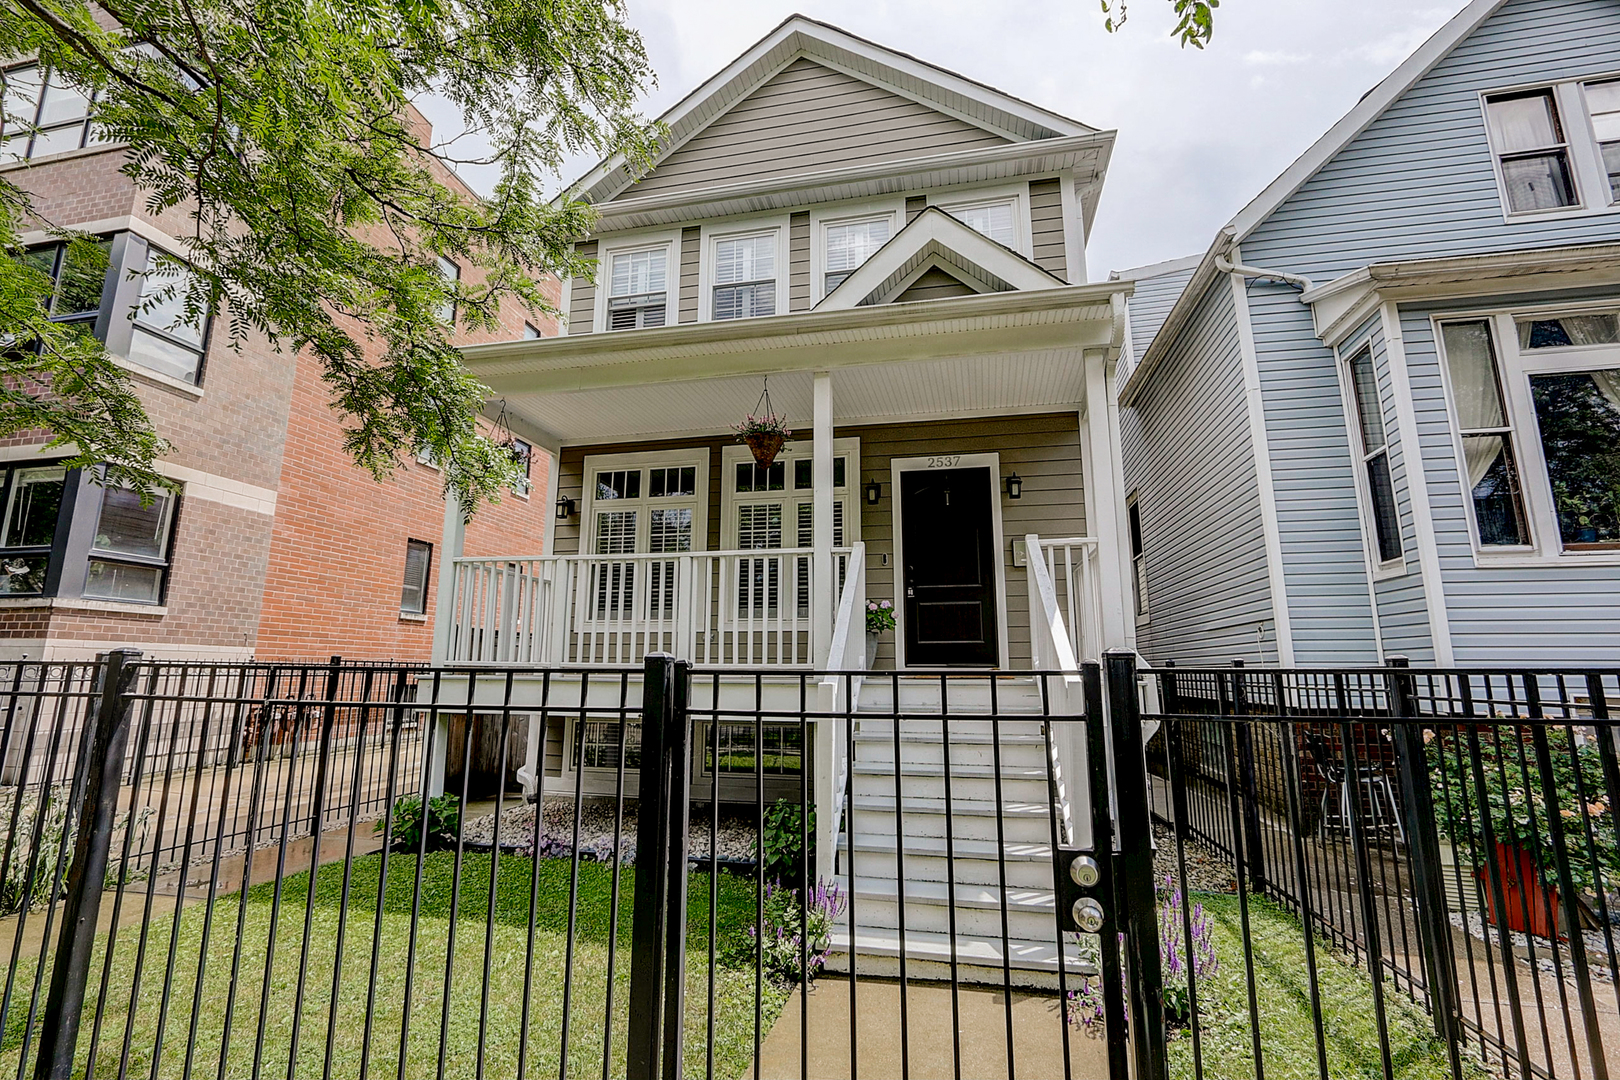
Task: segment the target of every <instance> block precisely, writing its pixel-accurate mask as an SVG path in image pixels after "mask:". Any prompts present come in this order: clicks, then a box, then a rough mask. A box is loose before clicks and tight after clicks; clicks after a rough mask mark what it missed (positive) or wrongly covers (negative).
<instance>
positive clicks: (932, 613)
mask: <svg viewBox="0 0 1620 1080" xmlns="http://www.w3.org/2000/svg"><path fill="white" fill-rule="evenodd" d="M992 477H993V473H992V472H991V470H990V469H988V468H982V467H981V468H958V469H918V470H911V471H906V472H902V473H900V520H901V524H900V528H901V532H902V538H901V543H902V544H903V549H904V556H903V557H904V560H905V565H904V566H903V567H902V568H901V572H902V577H903V580H902V583H901V584H902V587H903V589H904V593H903V595H902V598H901V599H902V603H904V605H905V608H904V611H905V633H906V664H907V666H910V667H939V666H945V665H953V666H954V665H963V666H983V667H994V666H995V665H996V663H997V661H998V660H999V659H1000V656H1001V643H1000V641H999V640H998V638H997V631H996V624H997V618H996V555H997V550H996V540H995V523H994V519H993V516H992V515H993V514H994V507H993V504H992V502H991V500H992V499H993V498H995V485H994V480H993V479H992Z"/></svg>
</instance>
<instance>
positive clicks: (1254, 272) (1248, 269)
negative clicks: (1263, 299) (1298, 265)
mask: <svg viewBox="0 0 1620 1080" xmlns="http://www.w3.org/2000/svg"><path fill="white" fill-rule="evenodd" d="M1215 269H1217V270H1219V271H1220V272H1221V273H1223V274H1237V275H1238V276H1239V277H1246V278H1266V279H1268V280H1271V281H1281V282H1284V283H1286V284H1288V285H1292V286H1294V288H1296V289H1298V290H1299V291H1300V292H1301V293H1302V294H1303V293H1307V292H1309V291H1310V290H1311V287H1312V284H1311V279H1310V278H1308V277H1302V276H1300V275H1299V274H1289V273H1286V272H1284V271H1282V270H1263V269H1261V268H1260V267H1258V266H1245V265H1243V264H1242V263H1235V262H1232V261H1231V260H1230V259H1228V258H1227V257H1226V256H1224V255H1217V256H1215Z"/></svg>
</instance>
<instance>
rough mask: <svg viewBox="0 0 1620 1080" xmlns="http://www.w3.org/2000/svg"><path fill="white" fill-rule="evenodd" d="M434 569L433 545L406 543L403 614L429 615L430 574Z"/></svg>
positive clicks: (422, 542)
mask: <svg viewBox="0 0 1620 1080" xmlns="http://www.w3.org/2000/svg"><path fill="white" fill-rule="evenodd" d="M432 567H433V545H432V544H430V543H428V542H427V541H426V540H407V541H405V583H404V584H403V585H402V586H401V587H400V590H399V610H400V613H401V614H404V615H426V614H427V598H428V573H429V571H430V570H431V569H432Z"/></svg>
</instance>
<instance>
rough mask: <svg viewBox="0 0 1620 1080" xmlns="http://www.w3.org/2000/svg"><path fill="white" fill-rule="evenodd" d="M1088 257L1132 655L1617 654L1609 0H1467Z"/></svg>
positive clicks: (1617, 399) (1294, 660) (1619, 134)
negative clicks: (1121, 250)
mask: <svg viewBox="0 0 1620 1080" xmlns="http://www.w3.org/2000/svg"><path fill="white" fill-rule="evenodd" d="M1114 276H1115V277H1116V278H1117V279H1120V280H1125V281H1130V282H1132V283H1133V284H1134V287H1135V295H1134V297H1133V298H1132V300H1131V302H1130V303H1131V309H1130V319H1129V342H1128V350H1127V355H1126V356H1125V357H1124V358H1123V359H1122V361H1121V364H1122V366H1124V367H1126V368H1127V370H1126V371H1125V372H1124V373H1122V375H1121V391H1120V404H1121V421H1120V427H1121V436H1122V440H1123V442H1124V447H1123V454H1122V456H1123V467H1124V473H1125V486H1126V496H1127V507H1128V513H1129V516H1130V521H1131V541H1132V551H1133V559H1134V562H1135V568H1136V574H1135V577H1136V586H1137V596H1136V608H1137V616H1136V618H1137V636H1138V642H1139V646H1140V648H1141V650H1142V652H1143V653H1144V654H1145V655H1147V656H1148V657H1149V658H1151V659H1155V660H1165V659H1173V660H1177V661H1224V660H1227V659H1232V658H1237V657H1244V658H1248V659H1252V660H1258V661H1270V662H1281V663H1284V664H1301V665H1307V664H1357V663H1368V662H1374V661H1377V660H1379V659H1382V658H1384V657H1387V656H1391V655H1395V654H1403V655H1406V656H1409V657H1411V658H1412V659H1413V660H1414V661H1419V662H1433V663H1440V664H1451V663H1456V664H1463V665H1472V664H1506V663H1515V664H1560V663H1563V664H1569V663H1592V662H1599V661H1606V662H1611V663H1612V662H1614V661H1615V660H1616V658H1617V657H1620V4H1616V3H1614V2H1613V0H1476V2H1475V3H1472V4H1470V5H1469V6H1468V7H1467V8H1465V9H1464V10H1463V11H1462V12H1461V13H1459V14H1458V15H1457V16H1456V18H1454V19H1453V20H1451V22H1449V23H1448V24H1447V25H1446V26H1445V27H1443V28H1442V29H1441V30H1440V31H1439V32H1438V33H1437V34H1436V35H1435V36H1434V37H1433V38H1431V39H1430V40H1429V41H1428V42H1427V43H1425V44H1424V45H1423V46H1422V47H1421V48H1420V49H1418V51H1417V52H1416V53H1414V54H1413V55H1412V56H1411V57H1410V58H1408V59H1407V60H1406V62H1405V63H1403V64H1402V65H1401V66H1400V67H1399V68H1398V69H1397V70H1396V71H1395V72H1393V73H1392V74H1391V75H1390V76H1389V77H1388V78H1387V79H1385V80H1384V81H1383V82H1382V83H1380V84H1379V85H1378V86H1377V87H1376V88H1375V89H1374V90H1373V91H1372V92H1370V93H1369V94H1368V95H1367V96H1366V97H1365V98H1364V99H1363V100H1362V101H1361V102H1360V103H1359V104H1358V105H1357V106H1356V108H1355V109H1353V110H1352V111H1351V112H1350V113H1349V114H1348V115H1346V116H1345V117H1344V118H1343V119H1342V120H1341V121H1340V122H1339V123H1338V124H1336V125H1335V126H1334V127H1333V128H1332V129H1331V130H1330V131H1329V132H1327V134H1325V135H1324V136H1323V137H1322V138H1321V139H1320V140H1318V141H1317V142H1316V144H1315V145H1313V146H1312V147H1311V148H1310V149H1309V150H1308V151H1307V152H1306V153H1305V154H1304V155H1303V156H1301V157H1300V159H1299V160H1298V161H1296V162H1295V163H1294V164H1293V165H1292V166H1291V167H1290V168H1289V169H1288V170H1287V171H1286V172H1284V173H1283V174H1282V175H1281V176H1280V177H1278V178H1277V180H1276V181H1274V182H1273V183H1272V184H1271V185H1270V186H1269V187H1268V188H1266V190H1265V191H1263V192H1262V193H1261V194H1260V195H1259V196H1258V197H1257V198H1256V199H1255V200H1254V201H1253V202H1252V203H1250V204H1249V205H1248V206H1247V207H1245V208H1244V209H1243V211H1242V212H1240V213H1239V214H1238V215H1237V216H1236V217H1235V218H1233V219H1232V221H1231V222H1229V223H1228V224H1227V226H1226V227H1225V228H1223V229H1222V230H1221V231H1220V233H1219V234H1218V235H1217V236H1216V237H1215V240H1214V242H1213V243H1212V244H1211V246H1210V248H1209V250H1208V251H1207V252H1205V253H1204V254H1203V255H1202V256H1201V257H1194V258H1192V259H1188V260H1182V261H1180V262H1177V263H1167V264H1159V265H1158V266H1153V267H1144V268H1142V269H1139V270H1135V271H1125V272H1120V273H1117V274H1116V275H1114ZM1172 296H1173V297H1174V300H1173V302H1170V301H1169V299H1168V298H1169V297H1172Z"/></svg>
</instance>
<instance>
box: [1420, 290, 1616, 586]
mask: <svg viewBox="0 0 1620 1080" xmlns="http://www.w3.org/2000/svg"><path fill="white" fill-rule="evenodd" d="M1440 331H1441V333H1440V337H1441V343H1442V345H1443V347H1444V354H1445V372H1446V381H1447V386H1448V389H1449V390H1450V397H1451V408H1452V417H1453V421H1454V423H1455V430H1456V434H1457V439H1458V443H1459V450H1460V453H1459V455H1458V468H1459V471H1461V472H1462V473H1463V480H1464V489H1465V490H1467V491H1469V492H1470V493H1471V496H1472V497H1471V499H1470V500H1469V508H1470V510H1471V511H1472V513H1471V517H1472V518H1473V529H1474V538H1475V543H1476V545H1477V546H1478V547H1479V548H1480V549H1481V550H1482V551H1484V550H1485V549H1492V548H1495V549H1500V548H1504V547H1519V548H1526V547H1532V548H1537V549H1540V550H1541V551H1543V552H1552V553H1556V552H1558V551H1562V552H1567V553H1607V554H1608V555H1609V556H1610V557H1611V558H1612V557H1614V556H1615V555H1617V554H1620V491H1617V490H1616V488H1615V485H1614V477H1615V476H1617V475H1620V341H1617V339H1620V315H1617V314H1616V313H1614V312H1591V313H1586V312H1580V313H1568V314H1565V313H1552V314H1546V315H1539V314H1537V315H1517V316H1515V315H1509V314H1499V315H1493V316H1489V317H1478V318H1469V319H1461V320H1456V321H1452V322H1446V323H1443V324H1442V325H1441V327H1440ZM1521 477H1523V478H1524V480H1525V482H1523V483H1521Z"/></svg>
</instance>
